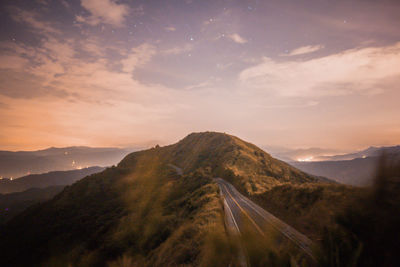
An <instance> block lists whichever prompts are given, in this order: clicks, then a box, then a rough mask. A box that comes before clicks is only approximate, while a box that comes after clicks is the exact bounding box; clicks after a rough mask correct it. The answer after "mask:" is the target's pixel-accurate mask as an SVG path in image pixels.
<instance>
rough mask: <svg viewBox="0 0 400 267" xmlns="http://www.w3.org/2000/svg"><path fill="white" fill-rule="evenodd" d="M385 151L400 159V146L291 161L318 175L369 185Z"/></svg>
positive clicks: (301, 168) (344, 181)
mask: <svg viewBox="0 0 400 267" xmlns="http://www.w3.org/2000/svg"><path fill="white" fill-rule="evenodd" d="M382 153H385V154H386V155H387V156H388V157H390V158H393V159H396V158H397V159H400V146H395V147H384V148H375V147H371V148H369V149H366V150H364V151H361V152H358V153H353V154H347V155H341V156H335V157H333V159H336V160H332V161H313V162H291V163H290V164H291V165H293V166H294V167H296V168H298V169H300V170H302V171H304V172H307V173H310V174H313V175H317V176H324V177H327V178H329V179H332V180H335V181H338V182H340V183H344V184H349V185H356V186H368V185H372V183H373V179H374V177H375V173H376V168H377V165H378V161H379V157H380V155H381V154H382ZM360 155H361V156H362V157H360V158H355V159H351V160H337V159H339V158H352V157H354V156H360Z"/></svg>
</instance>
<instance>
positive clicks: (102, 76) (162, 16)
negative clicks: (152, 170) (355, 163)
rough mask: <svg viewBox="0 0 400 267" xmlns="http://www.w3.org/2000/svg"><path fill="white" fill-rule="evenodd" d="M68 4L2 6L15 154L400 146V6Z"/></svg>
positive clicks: (3, 100) (3, 74) (3, 104)
mask: <svg viewBox="0 0 400 267" xmlns="http://www.w3.org/2000/svg"><path fill="white" fill-rule="evenodd" d="M56 2H57V3H55V2H52V1H26V2H25V3H24V1H21V2H18V3H16V2H14V1H5V2H4V3H2V4H1V9H0V11H1V12H2V14H6V15H5V16H4V17H3V18H2V19H1V20H2V22H1V23H2V25H5V27H2V28H1V29H0V37H1V38H0V123H1V131H0V149H2V150H33V149H39V148H45V147H49V146H58V147H62V146H71V145H88V146H120V147H127V146H129V147H147V146H150V145H154V144H156V143H159V144H169V143H172V142H175V141H177V140H179V139H181V138H183V137H184V136H185V135H186V134H189V133H190V132H195V131H196V132H197V131H207V130H210V131H221V132H228V133H231V134H234V135H237V136H239V137H241V138H243V139H246V140H249V141H251V142H253V143H255V144H257V145H260V146H266V145H268V146H284V147H292V148H299V147H324V148H335V149H344V150H350V149H361V148H365V147H368V146H371V145H395V144H400V120H399V118H400V105H399V103H398V102H399V101H398V100H399V99H400V88H399V84H400V38H399V36H400V30H399V29H400V21H399V20H398V14H399V13H400V3H398V1H389V0H388V1H380V2H373V1H371V2H367V1H354V3H353V2H352V3H337V4H335V5H333V3H321V1H312V0H309V1H306V0H304V1H296V3H294V2H293V1H268V3H266V2H263V1H242V2H235V1H232V2H229V3H226V1H200V2H197V1H182V3H168V1H167V2H159V3H157V2H153V3H148V2H143V3H142V4H132V3H131V2H127V1H119V2H118V3H116V2H115V1H112V0H99V1H93V0H82V1H77V2H76V3H73V4H72V3H69V2H66V1H56ZM245 2H246V3H245Z"/></svg>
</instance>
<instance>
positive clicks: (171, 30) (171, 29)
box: [164, 27, 176, 32]
mask: <svg viewBox="0 0 400 267" xmlns="http://www.w3.org/2000/svg"><path fill="white" fill-rule="evenodd" d="M164 29H165V30H166V31H167V32H174V31H176V28H175V27H165V28H164Z"/></svg>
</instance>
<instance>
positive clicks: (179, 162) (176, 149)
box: [118, 132, 317, 194]
mask: <svg viewBox="0 0 400 267" xmlns="http://www.w3.org/2000/svg"><path fill="white" fill-rule="evenodd" d="M144 153H153V154H152V156H153V157H158V158H159V159H160V160H162V161H163V162H164V163H165V164H174V165H175V166H178V167H180V168H182V169H183V171H184V173H191V172H195V171H200V172H202V173H203V174H205V175H208V176H211V177H222V178H225V179H228V180H229V181H231V182H233V183H234V184H236V185H239V186H240V187H242V188H244V190H245V191H247V193H249V194H254V193H260V192H264V191H266V190H268V189H269V188H271V187H272V186H275V185H278V184H283V183H306V182H315V181H317V179H316V178H315V177H312V176H310V175H308V174H306V173H304V172H302V171H299V170H297V169H296V168H294V167H292V166H290V165H288V164H287V163H285V162H283V161H280V160H278V159H275V158H273V157H271V155H270V154H268V153H266V152H265V151H263V150H262V149H260V148H258V147H257V146H255V145H253V144H251V143H248V142H246V141H243V140H241V139H240V138H238V137H236V136H233V135H230V134H227V133H220V132H200V133H191V134H189V135H187V136H186V137H185V138H183V139H182V140H180V141H179V142H177V143H176V144H173V145H169V146H165V147H160V148H156V149H150V150H145V151H140V152H134V153H131V154H130V155H128V156H127V157H126V158H125V159H124V160H123V161H121V163H120V164H119V165H118V166H121V167H129V168H133V167H135V166H136V165H137V160H138V158H140V157H142V156H143V154H144Z"/></svg>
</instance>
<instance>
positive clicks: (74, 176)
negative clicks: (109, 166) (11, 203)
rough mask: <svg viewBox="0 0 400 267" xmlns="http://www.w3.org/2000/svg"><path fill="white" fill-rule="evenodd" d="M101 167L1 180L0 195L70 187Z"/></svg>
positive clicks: (101, 168) (99, 170)
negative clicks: (53, 187)
mask: <svg viewBox="0 0 400 267" xmlns="http://www.w3.org/2000/svg"><path fill="white" fill-rule="evenodd" d="M102 170H104V168H103V167H90V168H84V169H80V170H70V171H55V172H48V173H43V174H30V175H27V176H24V177H21V178H18V179H13V180H10V179H1V180H0V194H5V193H12V192H21V191H25V190H27V189H29V188H44V187H48V186H55V185H70V184H72V183H74V182H76V181H78V180H79V179H82V178H83V177H85V176H87V175H90V174H93V173H97V172H101V171H102Z"/></svg>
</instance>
